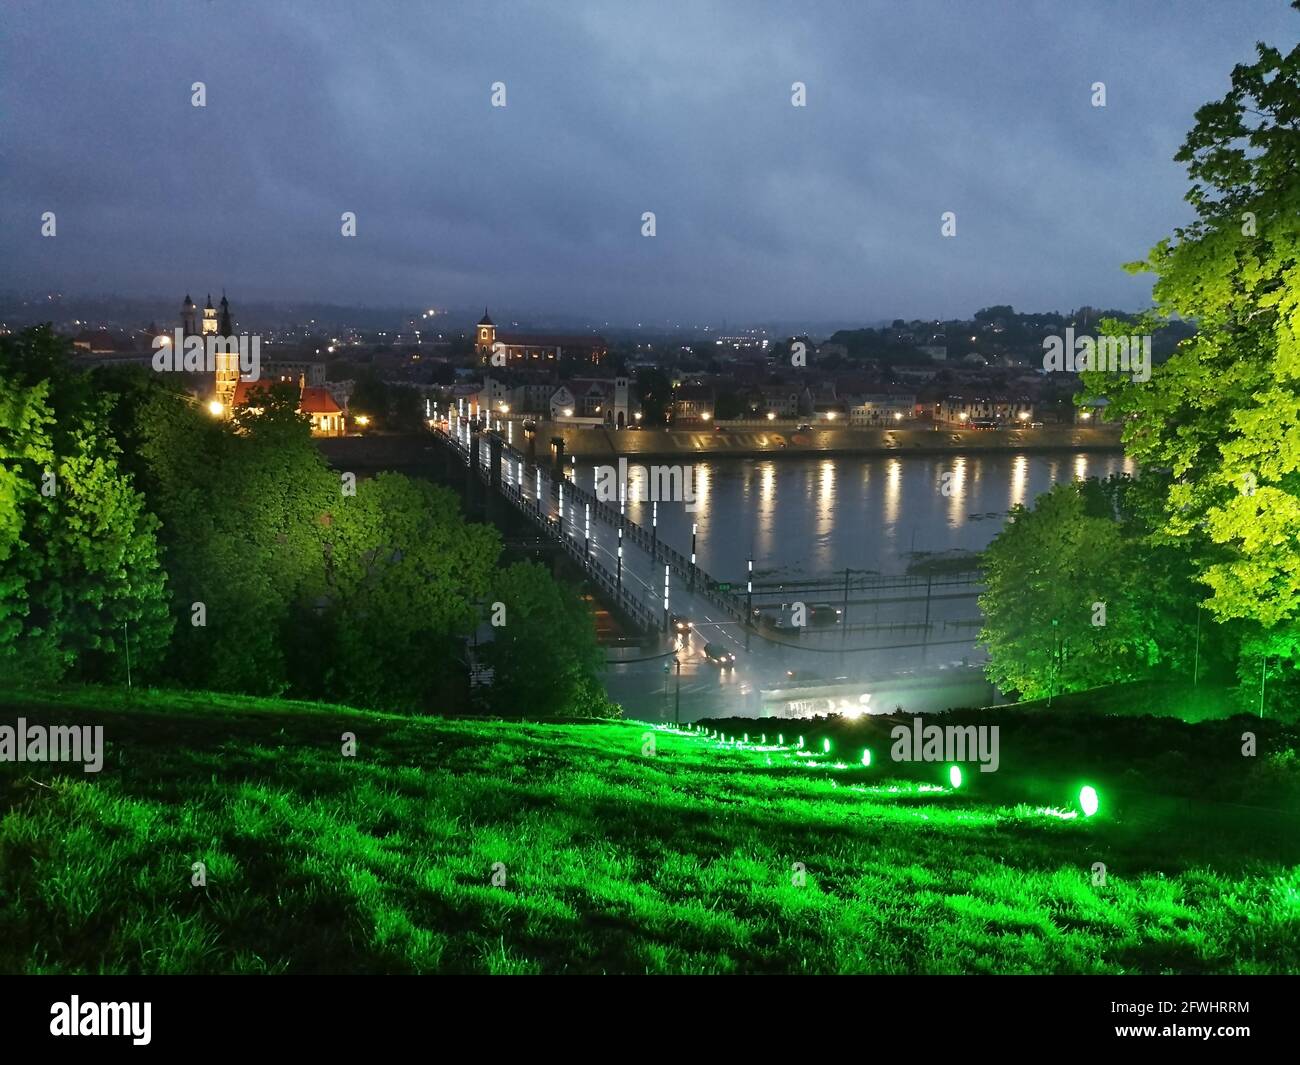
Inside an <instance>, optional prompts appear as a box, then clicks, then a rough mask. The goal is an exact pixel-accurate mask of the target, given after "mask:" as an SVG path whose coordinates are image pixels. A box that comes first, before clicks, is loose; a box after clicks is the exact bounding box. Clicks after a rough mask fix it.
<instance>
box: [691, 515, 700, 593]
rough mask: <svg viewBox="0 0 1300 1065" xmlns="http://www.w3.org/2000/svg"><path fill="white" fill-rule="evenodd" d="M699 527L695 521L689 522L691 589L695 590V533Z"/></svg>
mask: <svg viewBox="0 0 1300 1065" xmlns="http://www.w3.org/2000/svg"><path fill="white" fill-rule="evenodd" d="M698 529H699V525H698V524H697V523H696V522H691V591H694V590H695V533H696V531H697V530H698Z"/></svg>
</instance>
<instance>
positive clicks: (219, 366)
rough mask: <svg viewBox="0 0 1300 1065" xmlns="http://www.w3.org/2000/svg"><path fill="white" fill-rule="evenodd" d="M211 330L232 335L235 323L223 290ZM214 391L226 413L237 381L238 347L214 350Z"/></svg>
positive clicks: (205, 325) (206, 320)
mask: <svg viewBox="0 0 1300 1065" xmlns="http://www.w3.org/2000/svg"><path fill="white" fill-rule="evenodd" d="M208 306H209V307H211V306H212V297H211V296H209V297H208ZM207 323H208V317H207V311H204V312H203V332H204V333H207V331H208V329H207ZM213 332H214V333H215V334H216V335H217V336H220V337H232V338H233V337H234V335H235V325H234V321H233V320H232V318H231V316H230V301H229V300H227V299H226V294H225V292H222V293H221V316H220V318H214V319H213ZM216 371H217V381H216V392H217V402H219V403H220V404H221V406H222V407H223V408H224V410H225V412H226V413H227V414H229V413H230V409H231V407H232V406H233V405H234V401H235V386H236V385H237V384H238V383H239V348H238V347H234V349H233V350H228V351H221V350H218V351H217V352H216Z"/></svg>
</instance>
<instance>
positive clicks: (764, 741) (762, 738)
mask: <svg viewBox="0 0 1300 1065" xmlns="http://www.w3.org/2000/svg"><path fill="white" fill-rule="evenodd" d="M759 742H760V743H761V744H762V745H763V746H764V747H766V746H767V733H766V732H764V733H763V735H762V736H760V737H759Z"/></svg>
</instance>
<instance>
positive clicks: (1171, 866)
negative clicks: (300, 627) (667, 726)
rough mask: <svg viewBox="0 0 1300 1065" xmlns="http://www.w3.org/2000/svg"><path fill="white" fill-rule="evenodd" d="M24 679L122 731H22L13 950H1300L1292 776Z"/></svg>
mask: <svg viewBox="0 0 1300 1065" xmlns="http://www.w3.org/2000/svg"><path fill="white" fill-rule="evenodd" d="M0 704H3V707H4V708H3V711H2V712H0V724H10V725H12V724H13V723H14V719H15V717H17V716H19V715H20V714H21V715H23V716H25V717H26V718H27V719H28V721H29V722H41V723H51V724H54V723H57V724H102V725H103V726H104V728H105V736H106V740H107V744H108V754H107V757H106V760H105V764H104V768H103V771H102V772H100V773H98V774H86V773H84V772H82V770H81V767H80V766H79V765H74V766H67V765H61V766H50V765H45V764H31V763H28V764H15V763H0V817H2V819H0V971H5V972H17V971H21V972H244V973H251V972H259V973H260V972H435V971H442V972H491V973H530V972H638V973H639V972H708V973H718V972H1076V973H1088V972H1125V971H1127V972H1135V971H1141V972H1158V971H1179V972H1206V971H1222V972H1282V971H1295V970H1296V969H1300V864H1297V863H1300V833H1298V832H1297V831H1296V828H1297V827H1300V826H1297V824H1296V821H1297V817H1296V814H1297V803H1296V802H1295V801H1294V799H1293V797H1291V796H1290V795H1289V793H1287V792H1286V791H1285V787H1283V786H1281V785H1280V786H1279V789H1278V790H1277V792H1276V794H1274V795H1272V796H1269V795H1268V794H1264V795H1263V797H1257V798H1256V799H1255V800H1254V805H1251V804H1250V803H1248V802H1247V803H1227V802H1224V801H1214V802H1211V801H1209V800H1197V799H1196V798H1194V797H1188V796H1187V795H1185V794H1184V795H1182V796H1180V797H1178V798H1176V799H1175V798H1171V797H1169V796H1167V795H1162V794H1161V793H1160V786H1159V781H1154V782H1152V783H1151V786H1150V791H1151V793H1150V794H1149V795H1145V796H1143V795H1141V794H1138V793H1136V792H1135V789H1140V787H1141V781H1140V780H1139V781H1134V780H1133V779H1131V777H1132V775H1133V774H1130V779H1128V780H1127V782H1126V787H1127V791H1125V792H1124V796H1125V797H1124V798H1116V799H1112V798H1111V795H1110V793H1109V792H1108V790H1107V789H1106V788H1104V787H1103V789H1102V794H1103V808H1102V811H1101V813H1099V814H1098V815H1097V816H1096V817H1093V818H1091V819H1083V818H1080V817H1070V816H1068V815H1069V814H1070V813H1071V812H1072V811H1071V810H1070V808H1069V805H1070V798H1071V795H1070V793H1068V792H1067V791H1066V790H1065V788H1066V787H1067V785H1069V786H1072V785H1071V784H1070V783H1069V781H1067V779H1066V777H1065V776H1064V775H1060V774H1058V775H1056V776H1053V775H1052V774H1051V773H1047V774H1046V775H1040V776H1038V777H1037V778H1035V779H1034V781H1033V784H1034V787H1032V788H1031V787H1028V786H1027V787H1026V788H1025V789H1024V790H1023V792H1022V791H1018V790H1017V788H1016V787H1015V783H1014V782H1015V779H1016V777H1017V774H1018V773H1019V775H1021V776H1026V777H1027V776H1029V774H1024V773H1023V770H1024V768H1025V762H1024V759H1023V758H1022V759H1021V761H1020V763H1017V761H1016V756H1015V753H1014V752H1008V753H1007V754H1004V769H1003V771H1001V772H999V773H997V774H988V775H987V776H988V777H989V778H994V777H996V778H998V780H997V784H998V786H997V787H996V788H995V787H994V786H993V781H992V780H991V779H985V778H984V776H983V775H981V774H978V773H969V774H968V784H967V786H966V787H963V788H962V789H961V790H958V791H953V790H951V789H947V788H943V787H939V786H938V785H939V782H940V781H941V779H943V777H942V773H941V771H940V770H941V768H942V767H934V766H924V767H911V768H912V769H913V772H912V773H910V774H909V775H907V776H899V775H897V774H896V772H895V769H896V767H895V766H894V765H892V764H891V763H890V762H889V761H888V758H887V753H886V751H887V749H881V748H879V747H877V749H876V756H875V767H874V768H870V769H867V768H863V767H861V766H860V765H857V764H855V763H856V760H857V757H858V755H859V754H860V748H855V749H853V750H849V749H847V748H848V744H849V743H851V742H858V741H859V740H860V739H861V734H854V735H847V734H841V733H836V734H835V735H836V744H837V749H840V748H845V755H844V757H845V761H846V762H849V763H850V764H847V765H846V764H843V763H839V762H837V761H836V757H835V756H834V755H832V756H830V757H822V756H821V755H820V754H818V755H812V754H809V753H806V752H805V753H799V752H796V751H794V750H792V749H791V747H790V745H791V744H792V743H793V741H794V735H793V734H790V735H786V736H785V740H786V741H787V746H786V748H784V749H758V744H757V743H754V744H752V745H751V746H748V747H743V746H737V745H729V744H718V743H716V742H711V741H709V740H707V739H706V738H702V737H700V736H699V735H696V734H690V735H683V734H679V733H676V732H672V731H664V730H654V729H652V728H651V727H650V726H646V725H640V724H635V723H631V722H616V723H595V724H524V723H508V722H506V723H503V722H486V721H465V720H461V721H453V720H441V719H430V718H408V717H396V716H388V715H379V714H372V713H361V712H357V711H353V710H349V709H347V708H344V707H334V706H320V705H308V704H301V703H290V702H279V701H274V700H257V699H247V698H239V697H231V696H221V695H212V694H207V693H166V692H154V693H150V692H136V693H133V694H130V695H127V694H125V693H122V692H120V691H112V690H104V689H81V690H76V691H71V692H63V693H51V694H44V695H33V694H20V693H13V692H11V693H8V694H7V695H0ZM1145 720H1146V721H1147V722H1150V721H1153V720H1154V719H1145ZM1130 724H1131V723H1130ZM747 727H751V726H737V727H735V728H732V727H731V726H724V728H725V729H726V731H727V732H728V733H729V734H730V733H732V732H734V733H736V734H740V733H741V729H742V728H747ZM762 727H772V728H775V727H777V726H776V725H775V724H774V723H772V722H768V723H765V724H764V725H763V726H762ZM862 727H873V728H877V729H878V728H879V727H880V725H879V723H874V724H871V723H869V724H868V725H866V726H862ZM1106 727H1107V725H1106V724H1105V722H1104V721H1101V722H1099V723H1098V724H1097V725H1096V728H1097V729H1098V730H1102V729H1104V728H1106ZM1169 727H1171V728H1172V727H1177V728H1179V729H1204V728H1207V727H1210V726H1208V725H1196V726H1190V725H1182V724H1181V723H1178V722H1174V723H1172V724H1170V725H1169ZM1223 727H1225V728H1228V729H1229V731H1231V730H1232V729H1233V728H1235V732H1236V734H1238V735H1239V734H1240V728H1239V727H1236V726H1232V724H1231V723H1228V724H1227V725H1226V726H1223ZM810 729H811V730H813V731H815V729H816V726H810ZM345 732H350V733H353V734H355V737H356V743H357V749H356V755H355V757H344V756H343V755H342V753H341V747H342V743H343V741H342V736H343V734H344V733H345ZM1021 732H1022V733H1024V734H1027V730H1025V729H1023V728H1022V729H1021ZM647 734H649V735H647ZM828 735H830V733H828ZM876 735H877V738H878V733H877V734H876ZM1143 735H1144V736H1149V733H1144V734H1143ZM1171 735H1172V734H1171ZM750 738H751V740H753V741H756V740H757V739H758V737H757V736H756V735H751V737H750ZM1158 738H1159V737H1157V739H1158ZM1229 738H1231V737H1229ZM650 739H652V740H653V747H654V749H653V752H651V751H650V749H649V747H648V746H647V742H648V741H649V740H650ZM767 739H768V740H769V748H774V747H775V745H774V744H772V743H771V741H772V740H773V739H774V734H772V735H768V737H767ZM1220 739H1222V737H1221V736H1219V735H1218V734H1217V733H1214V734H1212V733H1205V732H1199V733H1198V732H1193V733H1189V734H1183V733H1181V732H1180V733H1178V734H1177V735H1176V736H1174V738H1173V739H1172V740H1171V741H1170V742H1175V743H1177V744H1178V745H1187V744H1189V743H1190V744H1191V746H1192V747H1194V748H1195V747H1197V746H1200V747H1202V748H1203V747H1204V746H1205V745H1206V744H1207V743H1217V742H1219V740H1220ZM872 742H875V741H874V740H873V741H872ZM1234 742H1235V741H1234ZM1096 746H1097V747H1098V748H1099V749H1104V748H1105V742H1104V735H1103V736H1102V738H1101V739H1099V740H1098V741H1097V744H1096ZM807 748H809V749H815V750H817V751H819V752H820V750H821V746H820V740H815V739H814V736H812V735H809V737H808V742H807ZM1279 759H1280V760H1281V764H1282V767H1283V771H1284V774H1283V775H1284V776H1285V770H1286V768H1287V767H1286V764H1285V760H1286V756H1285V754H1284V753H1283V754H1279V755H1278V756H1277V757H1276V758H1275V759H1274V762H1275V763H1277V762H1278V760H1279ZM1179 764H1180V766H1183V767H1184V768H1185V765H1184V763H1179ZM1275 768H1276V765H1275ZM932 770H933V772H931V771H932ZM1008 770H1010V772H1008ZM1140 775H1142V776H1144V778H1145V773H1144V774H1140ZM1116 779H1117V781H1121V780H1123V773H1122V772H1121V767H1117V769H1116ZM1287 779H1288V780H1289V779H1290V778H1287ZM1058 796H1059V798H1058V799H1057V800H1056V801H1055V802H1050V801H1046V798H1045V797H1058ZM196 862H203V863H205V865H206V870H207V883H206V886H205V887H195V886H192V884H191V878H192V877H193V875H194V873H193V872H192V868H193V865H194V863H196ZM1096 862H1104V863H1105V865H1106V867H1107V869H1106V871H1107V877H1106V883H1105V884H1104V885H1102V886H1094V885H1093V879H1092V878H1093V872H1092V867H1093V864H1094V863H1096ZM801 871H802V874H803V877H802V883H800V879H801V878H800V872H801ZM494 872H495V874H496V876H497V879H498V881H501V880H502V878H503V880H504V882H503V883H501V882H499V883H497V884H494V883H493V877H494Z"/></svg>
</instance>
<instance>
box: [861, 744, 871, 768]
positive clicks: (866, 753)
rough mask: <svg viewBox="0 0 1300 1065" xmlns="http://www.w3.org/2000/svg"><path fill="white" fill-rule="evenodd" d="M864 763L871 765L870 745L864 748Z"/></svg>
mask: <svg viewBox="0 0 1300 1065" xmlns="http://www.w3.org/2000/svg"><path fill="white" fill-rule="evenodd" d="M862 764H863V765H864V766H869V765H871V748H870V747H864V748H863V750H862Z"/></svg>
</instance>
